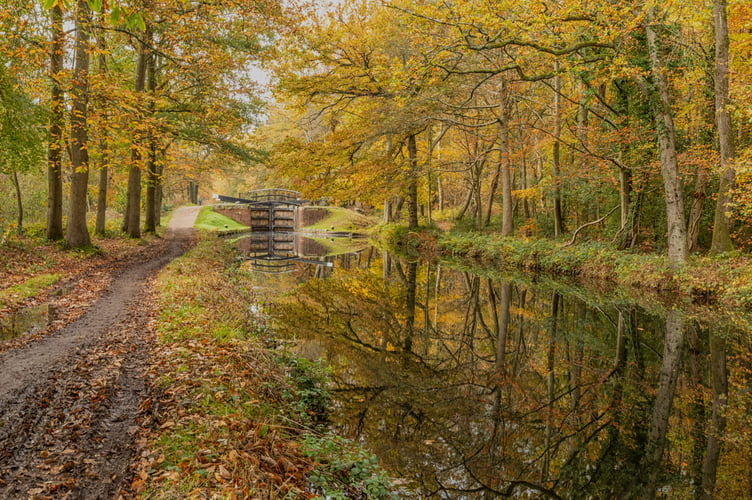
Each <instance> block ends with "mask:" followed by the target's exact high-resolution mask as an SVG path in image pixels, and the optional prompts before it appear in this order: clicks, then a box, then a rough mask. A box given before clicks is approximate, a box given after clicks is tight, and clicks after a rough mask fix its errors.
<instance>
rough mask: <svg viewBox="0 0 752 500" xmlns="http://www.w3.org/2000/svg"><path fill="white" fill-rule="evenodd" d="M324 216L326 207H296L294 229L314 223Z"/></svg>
mask: <svg viewBox="0 0 752 500" xmlns="http://www.w3.org/2000/svg"><path fill="white" fill-rule="evenodd" d="M324 217H326V208H321V207H298V208H297V210H296V211H295V229H296V230H297V229H300V228H302V227H305V226H310V225H311V224H316V223H317V222H319V221H320V220H323V219H324Z"/></svg>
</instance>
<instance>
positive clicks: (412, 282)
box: [404, 262, 418, 352]
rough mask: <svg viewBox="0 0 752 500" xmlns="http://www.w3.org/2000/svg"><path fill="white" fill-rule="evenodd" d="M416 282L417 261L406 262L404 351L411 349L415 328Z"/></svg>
mask: <svg viewBox="0 0 752 500" xmlns="http://www.w3.org/2000/svg"><path fill="white" fill-rule="evenodd" d="M417 283H418V263H417V262H410V263H409V264H407V275H406V283H405V285H406V290H405V340H404V345H405V351H406V352H412V350H413V334H414V330H415V291H416V286H417Z"/></svg>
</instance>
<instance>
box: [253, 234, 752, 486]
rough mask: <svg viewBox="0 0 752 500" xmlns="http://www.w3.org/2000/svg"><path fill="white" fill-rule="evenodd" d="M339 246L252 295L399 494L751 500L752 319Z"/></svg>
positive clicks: (265, 282)
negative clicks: (325, 369)
mask: <svg viewBox="0 0 752 500" xmlns="http://www.w3.org/2000/svg"><path fill="white" fill-rule="evenodd" d="M317 244H318V245H319V246H320V247H324V248H327V247H328V248H329V249H330V250H331V249H332V248H339V249H340V251H342V248H347V247H346V245H345V246H343V245H344V244H343V243H341V242H336V241H334V240H333V239H332V241H329V242H327V241H325V240H320V241H318V243H317ZM243 245H244V244H243V243H239V247H240V248H243ZM245 245H246V246H247V243H245ZM350 245H351V247H350V248H349V250H350V251H347V250H345V253H341V254H340V255H336V256H335V255H331V253H333V252H331V251H330V252H329V253H328V254H327V250H320V252H319V253H320V255H318V256H311V255H307V256H304V257H303V258H299V259H298V260H297V261H294V262H291V263H290V265H289V266H287V267H285V268H284V269H283V270H282V271H283V272H282V271H280V272H268V269H266V271H267V272H260V273H255V274H254V276H255V277H254V279H255V280H257V283H256V287H257V290H259V294H258V296H259V297H260V299H259V300H260V301H261V302H263V303H264V304H274V306H273V307H269V308H267V309H266V311H267V313H266V314H267V316H265V318H266V319H267V320H268V321H269V324H270V327H271V328H272V329H273V330H274V331H275V332H276V333H275V334H276V335H277V336H279V337H281V338H282V339H284V340H285V342H286V343H289V342H291V341H292V342H293V343H294V345H295V350H296V351H297V352H298V353H299V354H300V355H303V356H306V357H309V358H311V359H321V360H322V362H323V363H324V364H326V365H328V366H329V367H331V387H330V392H331V394H332V397H333V404H332V414H331V417H330V419H331V426H332V427H333V428H334V429H335V430H336V432H337V433H339V434H341V435H343V436H345V437H348V438H350V439H352V440H354V441H356V442H358V443H361V444H362V445H363V446H365V447H366V448H367V449H368V450H370V451H371V452H372V453H374V454H375V455H376V456H377V457H378V460H379V463H380V464H381V466H382V467H383V468H384V469H385V470H386V471H388V473H389V474H390V475H392V476H393V477H395V478H397V479H398V481H399V483H400V484H401V485H402V488H403V489H404V492H405V496H412V497H414V498H428V497H430V498H467V499H476V498H477V499H486V498H500V497H506V496H516V497H525V498H541V497H549V498H617V497H618V498H648V497H655V496H664V497H670V498H690V497H700V496H702V495H701V492H702V491H703V490H704V489H710V488H712V487H713V485H714V484H715V485H716V486H715V496H716V497H717V498H749V496H750V491H751V488H752V472H751V471H752V468H750V466H749V464H750V463H752V445H751V443H752V441H751V440H750V433H751V431H752V417H751V416H750V414H749V413H750V412H749V407H750V402H752V392H751V390H752V349H751V347H752V346H751V345H750V344H752V341H751V339H752V335H751V334H752V328H751V327H750V324H751V319H750V317H749V315H747V314H743V313H735V312H728V311H719V310H717V309H716V308H714V307H711V306H702V305H697V304H691V303H680V302H676V301H673V300H672V299H671V298H670V297H662V296H651V295H650V294H648V293H646V292H635V291H631V292H630V291H619V290H614V289H613V287H610V286H603V287H601V288H598V287H592V286H590V287H587V286H580V285H578V284H575V283H572V282H566V281H557V280H552V279H550V278H544V277H536V276H532V275H520V274H518V275H509V274H504V273H501V272H498V271H495V270H493V269H486V270H483V271H482V272H478V271H477V270H475V268H474V266H473V265H472V263H471V262H466V263H462V262H456V263H453V264H447V263H443V264H438V263H435V262H426V261H421V260H418V261H407V260H404V259H400V258H396V257H393V256H391V255H389V254H388V253H387V252H384V251H381V250H377V249H375V248H372V247H367V246H365V245H364V244H362V243H361V244H360V248H356V247H358V244H357V243H356V244H353V243H352V242H351V243H350ZM308 246H309V247H311V248H313V247H315V245H312V244H308ZM315 261H318V262H315ZM463 264H464V265H465V266H466V267H465V268H463ZM245 265H248V266H251V265H253V260H252V259H249V260H247V263H246V264H245ZM262 270H263V269H262Z"/></svg>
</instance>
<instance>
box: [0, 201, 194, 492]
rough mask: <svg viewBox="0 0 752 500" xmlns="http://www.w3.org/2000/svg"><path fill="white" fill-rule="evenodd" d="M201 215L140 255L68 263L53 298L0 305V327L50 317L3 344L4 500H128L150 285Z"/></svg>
mask: <svg viewBox="0 0 752 500" xmlns="http://www.w3.org/2000/svg"><path fill="white" fill-rule="evenodd" d="M197 212H198V207H185V208H181V209H178V210H177V211H176V213H175V215H174V216H173V218H172V220H171V222H170V225H169V227H168V230H167V233H166V235H165V237H164V238H163V239H156V240H155V241H153V242H151V243H150V244H148V245H146V246H142V247H140V248H139V247H137V246H130V247H129V248H125V249H120V250H118V251H116V252H113V253H111V254H108V255H106V256H104V257H102V256H97V257H96V258H88V259H78V260H77V259H75V258H72V260H71V261H70V262H67V263H63V265H64V266H67V268H68V271H67V272H64V276H63V278H62V279H61V280H60V281H59V282H58V283H57V284H56V285H55V286H53V287H50V290H51V291H46V290H45V291H43V292H42V293H40V294H38V295H35V296H34V297H33V298H32V299H30V300H23V298H21V299H18V298H17V297H16V299H18V300H16V301H15V303H14V302H13V300H10V301H9V303H10V305H8V303H6V304H0V306H4V307H3V309H2V310H0V319H1V318H2V315H6V316H7V315H8V314H11V313H13V312H14V310H18V309H19V308H22V307H29V306H31V305H34V304H35V303H39V302H42V301H46V302H47V303H48V304H49V305H48V310H49V311H50V313H49V314H50V315H53V313H52V311H54V318H52V317H51V318H50V321H49V325H48V326H46V327H45V328H43V329H42V330H41V331H38V332H36V333H35V334H34V335H26V336H22V337H20V338H17V339H15V340H12V341H9V342H3V343H2V344H0V345H1V346H2V347H0V349H1V350H2V351H3V352H1V353H0V498H37V499H43V498H87V499H94V498H113V497H117V496H118V494H119V492H120V490H121V488H125V490H124V492H125V495H126V496H128V494H127V488H128V487H129V485H130V482H131V479H132V477H130V476H132V472H131V464H132V462H133V460H134V456H135V454H136V452H137V435H138V430H139V428H141V427H144V426H149V425H150V419H152V418H153V417H152V416H151V414H150V411H149V406H150V405H149V383H148V378H147V377H146V372H147V370H148V366H149V359H150V352H151V349H152V346H151V342H152V335H150V332H151V331H152V329H153V323H154V318H155V315H156V311H155V308H154V306H153V304H154V296H155V290H154V288H153V285H152V280H153V278H154V276H155V275H156V273H157V272H158V271H159V270H160V269H161V268H162V267H163V266H164V265H165V264H167V263H168V262H169V261H170V260H172V259H174V258H176V257H178V256H180V255H181V254H183V253H184V252H185V251H186V250H187V249H188V248H189V247H190V246H191V244H192V243H193V240H194V237H193V235H194V230H193V229H192V226H193V222H194V220H195V217H196V214H197ZM48 264H49V263H48ZM13 265H14V263H13V262H8V261H5V262H4V264H3V270H4V271H6V274H5V275H3V276H2V280H3V282H4V284H6V286H7V284H9V283H12V282H13V280H14V276H16V274H14V273H13V272H12V268H13ZM58 265H60V263H58ZM8 269H10V270H11V271H10V272H8ZM71 269H74V270H75V271H77V272H71V271H70V270H71ZM11 299H13V297H11Z"/></svg>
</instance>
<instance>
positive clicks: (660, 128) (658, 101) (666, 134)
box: [645, 8, 687, 267]
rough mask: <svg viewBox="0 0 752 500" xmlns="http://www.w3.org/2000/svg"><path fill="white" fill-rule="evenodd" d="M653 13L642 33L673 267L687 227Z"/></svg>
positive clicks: (681, 255) (682, 254)
mask: <svg viewBox="0 0 752 500" xmlns="http://www.w3.org/2000/svg"><path fill="white" fill-rule="evenodd" d="M654 18H655V14H654V11H653V9H652V8H651V9H650V10H649V11H648V18H647V23H646V25H645V32H646V34H647V41H648V51H649V52H650V63H651V70H652V76H653V84H654V87H655V90H654V92H651V93H653V94H657V95H653V96H651V97H652V98H651V104H652V107H653V113H654V115H655V128H656V134H657V136H658V148H659V150H660V158H661V174H662V175H663V187H664V196H665V200H666V219H667V222H668V260H669V263H670V264H671V265H672V266H673V267H677V266H680V265H682V264H684V263H685V262H686V261H687V227H686V225H685V221H684V194H683V192H682V183H681V179H680V178H679V166H678V164H677V160H676V132H675V130H674V118H673V112H672V111H671V97H670V95H669V90H668V82H667V81H666V75H665V68H664V66H663V60H662V59H661V55H660V53H659V48H658V36H657V35H656V33H655V30H654V29H653V23H654V22H655V19H654Z"/></svg>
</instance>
